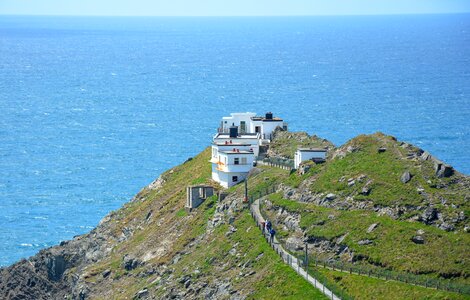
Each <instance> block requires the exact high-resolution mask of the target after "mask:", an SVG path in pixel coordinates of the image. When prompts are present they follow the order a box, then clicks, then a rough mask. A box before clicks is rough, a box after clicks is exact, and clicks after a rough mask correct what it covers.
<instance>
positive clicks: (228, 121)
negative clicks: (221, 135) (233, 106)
mask: <svg viewBox="0 0 470 300" xmlns="http://www.w3.org/2000/svg"><path fill="white" fill-rule="evenodd" d="M254 116H256V113H250V112H246V113H231V114H230V117H223V118H222V127H223V129H224V132H229V127H230V126H232V124H234V125H235V126H238V132H240V122H241V121H245V124H246V131H245V132H247V133H248V132H250V125H251V117H254Z"/></svg>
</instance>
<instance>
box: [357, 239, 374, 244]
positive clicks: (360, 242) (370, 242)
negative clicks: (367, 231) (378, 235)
mask: <svg viewBox="0 0 470 300" xmlns="http://www.w3.org/2000/svg"><path fill="white" fill-rule="evenodd" d="M357 243H358V244H359V245H370V244H372V241H371V240H367V239H366V240H360V241H359V242H357Z"/></svg>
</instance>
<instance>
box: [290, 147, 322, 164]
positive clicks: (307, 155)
mask: <svg viewBox="0 0 470 300" xmlns="http://www.w3.org/2000/svg"><path fill="white" fill-rule="evenodd" d="M312 158H323V159H326V152H323V151H299V150H297V151H296V152H295V155H294V168H296V169H297V168H299V165H300V164H301V163H302V162H304V161H307V160H310V159H312Z"/></svg>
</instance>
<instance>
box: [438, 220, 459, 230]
mask: <svg viewBox="0 0 470 300" xmlns="http://www.w3.org/2000/svg"><path fill="white" fill-rule="evenodd" d="M439 228H440V229H442V230H445V231H453V230H455V227H454V225H452V224H449V223H447V222H444V223H442V224H441V225H439Z"/></svg>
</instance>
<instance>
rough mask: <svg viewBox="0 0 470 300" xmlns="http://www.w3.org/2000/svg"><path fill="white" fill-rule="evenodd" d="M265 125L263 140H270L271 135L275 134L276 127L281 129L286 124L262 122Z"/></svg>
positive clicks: (281, 122)
mask: <svg viewBox="0 0 470 300" xmlns="http://www.w3.org/2000/svg"><path fill="white" fill-rule="evenodd" d="M262 123H263V125H262V127H261V138H262V139H270V135H271V134H272V133H273V131H274V129H276V127H278V126H279V127H281V128H282V124H283V123H284V122H283V121H268V122H262Z"/></svg>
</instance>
